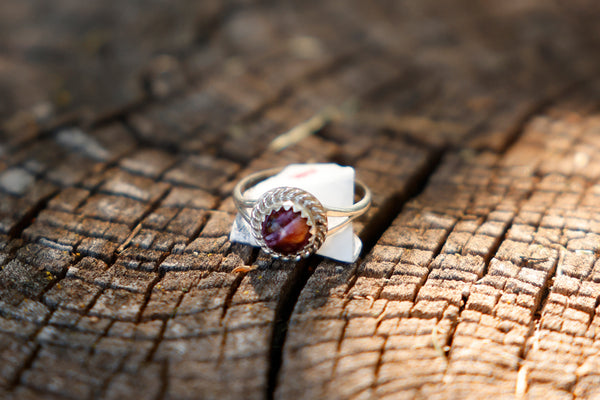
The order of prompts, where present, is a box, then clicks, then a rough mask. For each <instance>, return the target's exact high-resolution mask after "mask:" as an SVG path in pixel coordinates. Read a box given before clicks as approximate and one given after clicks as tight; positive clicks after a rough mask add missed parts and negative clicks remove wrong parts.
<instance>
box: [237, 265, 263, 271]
mask: <svg viewBox="0 0 600 400" xmlns="http://www.w3.org/2000/svg"><path fill="white" fill-rule="evenodd" d="M256 268H258V265H241V266H239V267H235V268H234V269H233V271H231V272H250V271H254V270H255V269H256Z"/></svg>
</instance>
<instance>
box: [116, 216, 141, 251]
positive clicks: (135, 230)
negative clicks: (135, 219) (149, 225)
mask: <svg viewBox="0 0 600 400" xmlns="http://www.w3.org/2000/svg"><path fill="white" fill-rule="evenodd" d="M141 229H142V224H141V223H139V224H137V226H136V227H135V228H133V230H132V231H131V233H130V234H129V236H127V239H125V241H124V242H123V244H122V245H120V246H119V248H117V251H116V253H117V254H120V253H122V252H123V250H125V249H126V248H127V246H129V243H131V241H132V240H133V238H134V237H135V235H137V234H138V233H139V232H140V230H141Z"/></svg>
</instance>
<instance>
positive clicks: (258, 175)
mask: <svg viewBox="0 0 600 400" xmlns="http://www.w3.org/2000/svg"><path fill="white" fill-rule="evenodd" d="M282 169H283V168H271V169H266V170H263V171H258V172H255V173H253V174H250V175H248V176H246V177H245V178H242V179H241V180H240V181H239V182H238V183H237V185H235V187H234V188H233V201H234V202H235V205H236V207H237V209H238V210H239V211H240V213H241V214H242V216H243V217H244V219H246V220H247V221H250V214H249V213H248V209H249V208H252V207H254V205H255V204H256V202H257V200H253V199H246V198H244V193H245V192H246V191H247V190H248V189H250V188H251V187H253V186H254V185H256V184H257V183H259V182H261V181H263V180H265V179H267V178H270V177H271V176H273V175H276V174H278V173H279V172H280V171H281V170H282ZM354 186H355V188H356V189H358V191H359V192H362V197H361V199H360V200H359V201H357V202H356V203H354V204H353V205H352V206H351V207H329V206H327V205H326V204H324V205H323V207H324V208H325V210H326V211H327V216H328V217H346V218H347V219H346V220H344V221H343V222H341V223H339V224H337V225H335V226H333V227H330V228H329V230H328V233H329V234H330V235H331V234H334V233H336V232H338V231H340V230H341V229H342V228H343V227H345V226H346V225H347V224H348V223H349V222H351V221H352V220H354V219H356V218H358V217H359V216H361V215H362V214H364V213H365V212H366V211H367V210H368V208H369V206H370V205H371V191H370V190H369V188H367V187H366V186H365V185H364V184H363V183H362V182H361V181H359V180H355V181H354Z"/></svg>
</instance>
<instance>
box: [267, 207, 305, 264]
mask: <svg viewBox="0 0 600 400" xmlns="http://www.w3.org/2000/svg"><path fill="white" fill-rule="evenodd" d="M261 233H262V237H263V239H264V240H265V243H266V244H267V246H269V248H270V249H272V250H273V251H276V252H277V253H280V254H283V255H291V254H295V253H297V252H299V251H301V250H302V249H304V248H305V247H306V245H307V244H308V242H309V240H310V238H311V236H312V234H311V233H310V225H309V224H308V219H307V218H305V217H303V216H302V213H301V212H300V211H294V209H293V208H290V209H289V210H286V209H285V208H283V207H281V208H279V209H278V210H274V211H272V212H271V214H269V215H268V216H267V217H266V218H265V219H264V221H263V223H262V230H261Z"/></svg>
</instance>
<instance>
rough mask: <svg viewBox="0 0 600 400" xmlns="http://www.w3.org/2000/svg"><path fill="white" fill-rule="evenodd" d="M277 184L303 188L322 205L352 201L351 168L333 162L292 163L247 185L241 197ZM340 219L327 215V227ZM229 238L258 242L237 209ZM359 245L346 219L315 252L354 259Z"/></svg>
mask: <svg viewBox="0 0 600 400" xmlns="http://www.w3.org/2000/svg"><path fill="white" fill-rule="evenodd" d="M281 186H289V187H297V188H300V189H303V190H306V191H307V192H309V193H311V194H312V195H313V196H315V197H316V198H317V199H318V200H319V201H320V202H321V204H323V206H325V207H326V208H327V207H351V206H352V204H353V203H354V168H352V167H342V166H340V165H337V164H292V165H289V166H287V167H285V168H284V169H283V170H282V171H281V172H279V173H278V174H277V175H274V176H272V177H271V178H268V179H265V180H264V181H262V182H260V183H258V184H257V185H256V186H254V187H251V188H250V189H248V190H247V191H246V193H245V194H244V198H249V199H258V198H259V197H260V196H261V195H262V194H263V193H265V192H266V191H268V190H271V189H274V188H277V187H281ZM344 219H345V218H344V217H335V218H334V217H329V218H327V223H328V226H329V227H330V228H331V227H332V226H336V225H338V224H339V223H340V222H342V221H343V220H344ZM229 239H230V240H231V241H232V242H238V243H244V244H249V245H252V246H258V244H257V243H256V240H255V239H254V237H253V236H252V229H251V228H250V225H249V224H248V222H246V220H245V219H244V218H243V217H242V216H241V215H240V213H238V214H237V217H236V218H235V221H234V223H233V226H232V228H231V234H230V235H229ZM361 249H362V243H361V241H360V239H359V238H358V236H356V235H355V234H354V231H353V230H352V223H349V224H348V225H346V226H345V227H344V228H343V229H342V230H340V231H339V232H338V233H336V234H335V235H333V236H327V238H326V239H325V242H324V243H323V245H322V246H321V248H320V249H319V251H317V254H319V255H322V256H324V257H328V258H331V259H334V260H337V261H342V262H348V263H350V262H354V261H356V259H357V258H358V256H359V254H360V250H361Z"/></svg>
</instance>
